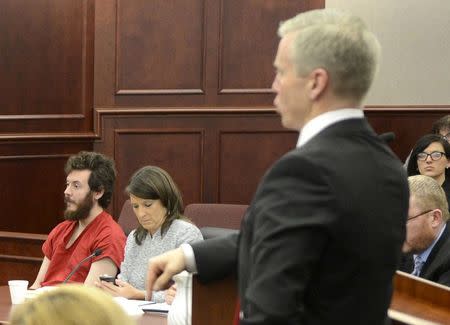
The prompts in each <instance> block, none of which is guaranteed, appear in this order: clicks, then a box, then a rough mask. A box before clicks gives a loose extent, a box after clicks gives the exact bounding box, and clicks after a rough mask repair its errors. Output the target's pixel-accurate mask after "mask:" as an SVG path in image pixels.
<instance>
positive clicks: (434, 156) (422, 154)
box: [417, 151, 445, 161]
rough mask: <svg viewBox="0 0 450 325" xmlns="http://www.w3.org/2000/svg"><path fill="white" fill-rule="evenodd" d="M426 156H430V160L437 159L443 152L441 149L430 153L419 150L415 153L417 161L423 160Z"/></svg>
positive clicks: (443, 154)
mask: <svg viewBox="0 0 450 325" xmlns="http://www.w3.org/2000/svg"><path fill="white" fill-rule="evenodd" d="M428 156H430V157H431V160H434V161H436V160H439V159H441V158H442V156H445V152H442V151H433V152H432V153H426V152H419V153H418V154H417V160H419V161H425V160H427V159H428Z"/></svg>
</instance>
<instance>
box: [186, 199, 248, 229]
mask: <svg viewBox="0 0 450 325" xmlns="http://www.w3.org/2000/svg"><path fill="white" fill-rule="evenodd" d="M247 208H248V205H244V204H221V203H192V204H189V205H187V206H186V208H185V209H184V215H185V216H186V217H188V218H189V219H191V220H192V222H193V223H194V224H195V225H196V226H197V227H199V228H203V227H218V228H228V229H239V228H240V226H241V220H242V218H243V217H244V214H245V212H246V211H247Z"/></svg>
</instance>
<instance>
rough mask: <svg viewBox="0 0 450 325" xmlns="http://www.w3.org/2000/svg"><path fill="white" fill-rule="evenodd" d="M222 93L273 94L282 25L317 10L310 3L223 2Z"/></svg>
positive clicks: (285, 0) (275, 0) (286, 0)
mask: <svg viewBox="0 0 450 325" xmlns="http://www.w3.org/2000/svg"><path fill="white" fill-rule="evenodd" d="M221 7H222V10H221V16H220V35H219V40H220V44H219V59H220V61H219V69H220V74H219V92H220V93H221V94H227V93H235V94H236V93H237V94H239V93H241V94H249V93H272V90H271V86H272V81H273V77H274V72H273V70H274V69H273V59H274V57H275V53H276V50H277V45H278V40H279V38H278V36H277V34H276V30H277V28H278V25H279V22H280V21H283V20H286V19H287V18H290V17H292V15H293V13H298V12H302V11H306V10H309V9H313V8H317V4H316V3H313V4H311V3H310V2H309V1H291V0H269V1H255V0H253V1H242V0H221Z"/></svg>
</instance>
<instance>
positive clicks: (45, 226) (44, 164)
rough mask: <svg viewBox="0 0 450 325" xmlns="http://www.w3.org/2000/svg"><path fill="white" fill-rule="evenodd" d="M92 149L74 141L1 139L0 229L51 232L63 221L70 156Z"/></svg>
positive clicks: (86, 144)
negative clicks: (0, 208) (65, 184)
mask: <svg viewBox="0 0 450 325" xmlns="http://www.w3.org/2000/svg"><path fill="white" fill-rule="evenodd" d="M91 149H92V146H91V144H90V143H89V142H88V143H85V142H78V141H73V140H65V141H62V142H58V141H35V140H23V141H15V142H0V152H1V153H2V155H0V174H1V175H2V180H1V182H0V197H1V198H2V217H1V218H0V230H5V231H17V232H30V233H41V234H47V233H48V232H49V231H50V230H51V229H52V228H53V227H54V226H55V225H56V224H57V223H58V222H60V221H61V220H62V212H63V210H64V195H63V191H64V183H65V174H64V165H65V162H66V160H67V158H68V157H69V156H70V155H71V154H75V153H77V152H79V151H81V150H91Z"/></svg>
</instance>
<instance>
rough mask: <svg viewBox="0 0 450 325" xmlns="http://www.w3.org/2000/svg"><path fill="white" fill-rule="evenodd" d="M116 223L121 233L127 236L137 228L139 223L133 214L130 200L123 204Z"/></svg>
mask: <svg viewBox="0 0 450 325" xmlns="http://www.w3.org/2000/svg"><path fill="white" fill-rule="evenodd" d="M117 223H118V224H119V225H120V226H121V227H122V229H123V232H124V233H125V235H127V236H128V234H129V233H130V232H131V231H132V230H133V229H136V228H137V227H138V226H139V222H138V220H137V218H136V215H135V214H134V211H133V207H132V206H131V202H130V199H128V200H126V201H125V203H124V204H123V206H122V211H120V215H119V219H117Z"/></svg>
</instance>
